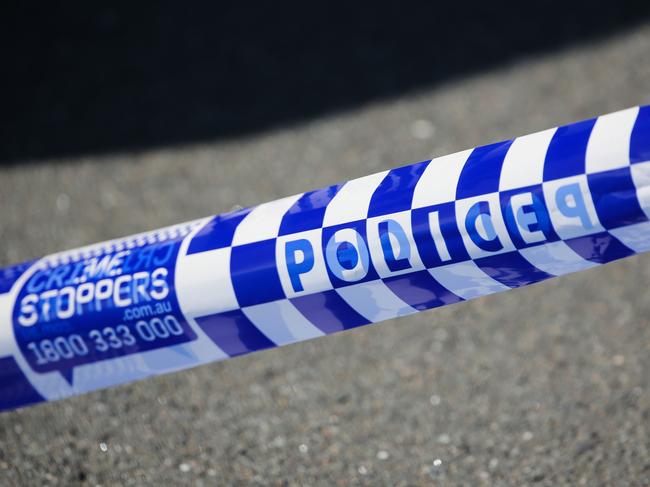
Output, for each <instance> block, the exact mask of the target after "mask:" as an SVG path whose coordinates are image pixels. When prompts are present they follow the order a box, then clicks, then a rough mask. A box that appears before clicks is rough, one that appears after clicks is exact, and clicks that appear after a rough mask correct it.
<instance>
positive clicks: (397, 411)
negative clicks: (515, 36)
mask: <svg viewBox="0 0 650 487" xmlns="http://www.w3.org/2000/svg"><path fill="white" fill-rule="evenodd" d="M649 53H650V24H646V25H645V26H641V27H639V28H635V29H634V30H631V31H628V32H624V33H621V34H618V35H617V36H615V37H612V38H607V39H601V40H599V41H597V42H593V43H590V44H586V45H585V44H583V45H579V46H575V47H572V48H570V49H567V50H564V51H561V52H556V53H552V54H547V55H544V56H540V57H538V58H535V59H530V58H529V59H523V60H519V61H517V62H516V63H514V64H512V65H508V66H501V67H499V68H496V69H495V70H493V71H490V72H484V73H479V74H476V75H474V76H473V77H471V78H467V79H462V80H456V81H454V82H450V83H449V84H447V85H442V86H437V87H435V88H432V89H430V90H424V91H421V92H420V93H419V94H416V95H410V96H408V97H404V98H401V99H393V100H390V101H386V102H382V103H377V104H373V105H368V106H364V107H361V108H359V109H357V110H355V111H352V112H348V113H342V114H338V115H333V116H329V117H327V118H323V119H320V120H315V121H312V122H308V123H304V124H301V125H299V126H295V127H289V128H285V129H282V130H276V131H274V132H272V133H265V134H262V135H257V136H254V137H250V138H244V139H239V140H231V141H221V142H218V143H203V144H198V145H190V146H185V147H178V146H177V147H174V148H165V149H159V150H152V151H149V152H144V153H121V154H112V155H103V156H96V157H95V156H87V157H81V158H76V159H65V160H51V161H49V160H45V161H35V162H34V163H33V164H21V165H15V166H6V167H2V168H0V171H1V172H0V208H2V211H1V213H0V241H1V242H2V248H0V264H8V263H10V262H16V261H21V260H25V259H29V258H34V257H37V256H39V255H41V254H45V253H50V252H54V251H57V250H62V249H65V248H69V247H74V246H78V245H82V244H86V243H91V242H95V241H100V240H104V239H108V238H113V237H118V236H122V235H126V234H130V233H135V232H139V231H142V230H145V229H153V228H156V227H160V226H164V225H167V224H172V223H176V222H179V221H183V220H189V219H194V218H196V217H199V216H204V215H208V214H211V213H216V212H221V211H226V210H229V209H230V208H232V207H233V206H235V205H242V206H247V205H252V204H256V203H260V202H263V201H267V200H271V199H275V198H278V197H281V196H285V195H288V194H293V193H297V192H300V191H303V190H306V189H309V188H315V187H320V186H324V185H327V184H331V183H333V182H336V181H341V180H346V179H349V178H353V177H356V176H361V175H365V174H368V173H371V172H374V171H378V170H383V169H388V168H390V167H392V166H395V165H396V164H398V163H406V162H413V161H417V160H422V159H426V158H428V157H429V156H432V155H441V154H444V153H449V152H452V151H456V150H461V149H465V148H467V147H471V146H474V145H479V144H483V143H488V142H492V141H496V140H499V139H504V138H509V137H511V136H515V135H520V134H524V133H528V132H532V131H535V130H539V129H544V128H547V127H549V126H553V125H556V124H561V123H567V122H571V121H575V120H578V119H582V118H586V117H590V116H594V115H597V114H599V113H604V112H607V111H613V110H616V109H620V108H624V107H628V106H633V105H637V104H643V103H650V54H649ZM423 121H424V122H423ZM26 222H27V223H28V224H25V223H26ZM648 283H650V256H640V257H635V258H632V259H629V260H626V261H622V262H618V263H614V264H610V265H607V266H605V267H601V268H598V269H593V270H590V271H587V272H583V273H580V274H576V275H571V276H567V277H564V278H560V279H556V280H552V281H550V282H548V281H547V282H545V283H542V284H539V285H535V286H531V287H528V288H525V289H519V290H515V291H511V292H509V293H505V294H501V295H495V296H490V297H486V298H482V299H479V300H476V301H473V302H468V303H462V304H459V305H455V306H451V307H448V308H443V309H438V310H435V311H431V312H425V313H420V314H418V315H415V316H410V317H407V318H402V319H400V320H394V321H389V322H385V323H382V324H379V325H375V326H371V327H365V328H363V329H357V330H354V331H350V332H346V333H341V334H339V335H336V336H332V337H328V338H323V339H319V340H316V341H312V342H309V343H304V344H297V345H294V346H289V347H285V348H282V349H276V350H270V351H266V352H262V353H258V354H254V355H251V356H246V357H242V358H238V359H235V360H231V361H228V362H224V363H218V364H213V365H208V366H204V367H200V368H197V369H193V370H189V371H185V372H182V373H178V374H174V375H171V376H165V377H159V378H156V379H153V380H148V381H144V382H141V383H137V384H132V385H127V386H122V387H117V388H114V389H110V390H106V391H100V392H97V393H93V394H89V395H86V396H83V397H78V398H73V399H69V400H65V401H61V402H58V403H53V404H46V405H40V406H36V407H32V408H27V409H24V410H20V411H17V412H13V413H8V414H3V415H0V484H2V485H43V484H45V485H71V484H84V485H85V484H87V485H100V484H101V485H143V484H147V485H154V484H163V485H190V484H192V485H215V484H218V485H229V484H242V483H252V484H271V485H286V484H288V485H356V484H368V485H428V484H436V485H481V484H484V485H576V484H578V485H649V484H650V374H649V372H650V326H649V320H648V316H650V300H649V299H648V296H647V295H646V292H648V291H647V290H648Z"/></svg>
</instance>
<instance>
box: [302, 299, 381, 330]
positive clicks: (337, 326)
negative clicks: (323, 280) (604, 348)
mask: <svg viewBox="0 0 650 487" xmlns="http://www.w3.org/2000/svg"><path fill="white" fill-rule="evenodd" d="M290 301H291V302H292V303H293V305H294V306H295V307H296V308H297V309H298V311H300V312H301V313H302V314H303V315H304V316H305V318H307V319H308V320H309V321H310V322H312V323H313V324H314V325H315V326H317V327H318V328H319V329H320V330H322V331H323V332H324V333H334V332H337V331H342V330H347V329H350V328H356V327H357V326H361V325H367V324H369V323H370V322H369V321H368V320H367V319H365V318H364V317H363V316H361V315H360V314H359V313H357V312H356V311H355V309H354V308H353V307H352V306H350V305H349V304H348V303H347V302H346V301H345V300H344V299H343V298H342V297H341V296H339V294H338V293H337V292H336V291H334V290H330V291H324V292H320V293H314V294H308V295H306V296H301V297H298V298H292V299H290Z"/></svg>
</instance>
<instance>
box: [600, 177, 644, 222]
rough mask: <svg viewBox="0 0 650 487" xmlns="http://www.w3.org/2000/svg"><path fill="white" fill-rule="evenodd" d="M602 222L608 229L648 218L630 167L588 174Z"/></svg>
mask: <svg viewBox="0 0 650 487" xmlns="http://www.w3.org/2000/svg"><path fill="white" fill-rule="evenodd" d="M587 179H588V180H589V189H590V190H591V198H592V200H593V202H594V206H595V207H596V212H597V213H598V219H599V220H600V223H601V224H602V225H603V226H604V227H605V228H607V229H610V228H617V227H621V226H624V225H633V224H634V223H641V222H643V221H646V220H647V217H646V215H645V213H644V212H643V210H641V206H639V200H638V199H637V194H636V187H635V186H634V182H633V181H632V175H631V173H630V168H629V167H624V168H621V169H615V170H613V171H604V172H600V173H596V174H589V175H587Z"/></svg>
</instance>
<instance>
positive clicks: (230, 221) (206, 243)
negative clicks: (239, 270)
mask: <svg viewBox="0 0 650 487" xmlns="http://www.w3.org/2000/svg"><path fill="white" fill-rule="evenodd" d="M252 209H253V208H244V209H242V210H237V211H233V212H230V213H224V214H223V215H217V216H215V217H214V218H213V219H212V220H210V221H209V222H208V223H206V224H205V226H204V227H203V228H202V229H201V230H199V231H198V232H197V234H196V235H195V236H194V238H193V239H192V242H190V245H189V247H188V249H187V254H188V255H190V254H196V253H198V252H206V251H208V250H215V249H221V248H224V247H228V246H230V244H232V238H233V236H234V234H235V229H236V228H237V226H238V225H239V223H240V222H241V221H242V220H243V219H244V218H245V217H246V215H248V214H249V213H250V212H251V210H252Z"/></svg>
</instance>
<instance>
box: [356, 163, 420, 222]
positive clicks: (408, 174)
mask: <svg viewBox="0 0 650 487" xmlns="http://www.w3.org/2000/svg"><path fill="white" fill-rule="evenodd" d="M429 162H430V161H424V162H418V163H416V164H411V165H410V166H404V167H398V168H397V169H393V170H391V171H390V172H389V173H388V174H387V175H386V177H385V178H384V180H383V181H382V182H381V183H380V184H379V186H378V187H377V189H376V190H375V192H374V194H373V195H372V198H371V199H370V207H369V209H368V217H374V216H381V215H388V214H389V213H397V212H400V211H405V210H410V209H411V202H412V200H413V191H414V190H415V186H416V184H417V182H418V181H419V180H420V176H422V173H423V172H424V170H425V169H426V168H427V165H428V164H429Z"/></svg>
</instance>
